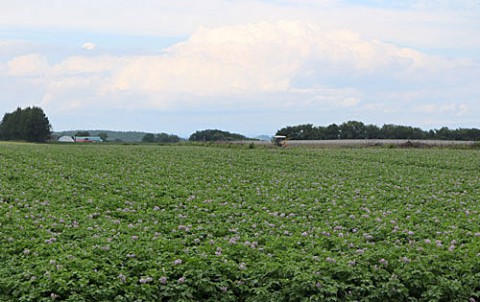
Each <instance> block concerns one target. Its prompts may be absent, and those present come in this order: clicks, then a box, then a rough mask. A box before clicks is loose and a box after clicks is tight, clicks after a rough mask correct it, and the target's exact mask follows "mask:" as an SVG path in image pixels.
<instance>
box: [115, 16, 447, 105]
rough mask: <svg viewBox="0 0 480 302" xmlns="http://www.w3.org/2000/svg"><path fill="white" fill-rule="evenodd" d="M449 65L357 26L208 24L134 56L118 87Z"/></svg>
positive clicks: (215, 89)
mask: <svg viewBox="0 0 480 302" xmlns="http://www.w3.org/2000/svg"><path fill="white" fill-rule="evenodd" d="M448 64H450V63H449V62H448V61H446V60H443V59H440V58H435V57H431V56H427V55H425V54H422V53H421V52H418V51H415V50H413V49H409V48H400V47H397V46H395V45H393V44H389V43H384V42H380V41H370V40H366V39H364V38H362V37H361V36H360V35H358V34H356V33H354V32H352V31H349V30H334V31H331V30H326V29H325V28H323V27H322V26H319V25H318V24H314V23H308V22H262V23H254V24H247V25H237V26H225V27H218V28H211V29H208V28H201V29H199V30H198V31H197V32H195V33H194V34H193V35H192V36H191V37H190V38H189V39H188V40H187V41H185V42H183V43H179V44H177V45H175V46H173V47H171V48H169V49H168V50H166V51H165V52H164V53H163V54H161V55H158V56H145V57H138V58H135V59H132V60H131V61H129V62H128V63H127V64H126V65H125V66H124V67H123V68H122V69H121V70H120V71H119V72H118V73H117V72H115V77H114V88H116V89H119V90H126V91H145V92H157V93H158V92H169V93H172V92H178V93H186V94H191V95H200V96H205V95H215V94H221V95H232V94H245V93H268V92H270V93H274V92H282V91H283V92H285V91H288V90H289V89H293V88H295V87H294V85H293V84H292V82H293V81H294V80H295V79H296V78H298V77H304V76H305V75H308V74H314V75H315V74H316V75H318V77H319V78H326V77H328V76H329V75H332V74H345V75H346V76H348V77H351V76H352V75H353V76H361V75H369V74H375V73H381V72H387V71H388V72H390V73H391V74H396V75H398V76H405V77H407V76H409V75H410V74H412V73H415V72H417V71H422V72H429V71H430V69H435V70H438V69H441V68H444V66H447V65H448ZM317 81H318V79H317ZM316 84H319V85H322V83H316Z"/></svg>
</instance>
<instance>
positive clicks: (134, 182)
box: [0, 143, 480, 301]
mask: <svg viewBox="0 0 480 302" xmlns="http://www.w3.org/2000/svg"><path fill="white" fill-rule="evenodd" d="M0 162H1V165H2V169H1V170H0V234H1V236H0V261H1V263H2V265H1V266H0V300H1V301H52V300H56V301H469V299H470V301H474V300H477V301H478V299H479V296H480V286H479V283H478V280H479V277H480V262H479V261H478V257H479V254H478V252H479V246H480V232H479V230H478V225H479V223H480V215H479V213H480V205H479V204H478V201H477V199H478V198H477V197H478V190H479V182H478V173H477V172H478V171H477V170H478V166H479V164H480V153H478V151H475V150H447V149H429V150H418V149H334V150H329V149H302V148H297V149H263V148H255V149H247V148H244V149H240V148H223V149H222V148H206V147H198V146H195V147H194V146H178V145H173V146H166V147H162V148H157V147H155V146H149V145H144V146H120V145H29V144H12V143H3V144H0ZM79 163H81V164H79Z"/></svg>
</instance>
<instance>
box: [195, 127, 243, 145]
mask: <svg viewBox="0 0 480 302" xmlns="http://www.w3.org/2000/svg"><path fill="white" fill-rule="evenodd" d="M247 139H248V138H247V137H245V136H243V135H241V134H236V133H230V132H228V131H222V130H218V129H206V130H201V131H197V132H195V133H193V134H192V135H190V138H189V139H188V140H190V141H194V142H225V141H238V140H247Z"/></svg>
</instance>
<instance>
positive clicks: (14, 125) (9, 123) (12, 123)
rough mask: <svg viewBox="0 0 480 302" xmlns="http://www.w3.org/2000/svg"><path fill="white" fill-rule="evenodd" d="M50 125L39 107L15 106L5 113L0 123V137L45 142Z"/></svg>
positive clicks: (48, 135)
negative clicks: (23, 107)
mask: <svg viewBox="0 0 480 302" xmlns="http://www.w3.org/2000/svg"><path fill="white" fill-rule="evenodd" d="M50 135H51V125H50V122H49V121H48V118H47V116H46V115H45V113H44V112H43V110H42V109H41V108H39V107H27V108H25V109H21V108H17V110H15V111H14V112H12V113H6V114H5V115H4V116H3V119H2V122H1V124H0V139H3V140H25V141H29V142H45V141H47V140H48V139H49V138H50Z"/></svg>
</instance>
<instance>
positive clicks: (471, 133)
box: [276, 121, 480, 141]
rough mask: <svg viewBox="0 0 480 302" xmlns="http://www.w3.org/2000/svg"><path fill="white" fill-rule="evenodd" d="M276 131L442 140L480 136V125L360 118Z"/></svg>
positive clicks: (296, 135)
mask: <svg viewBox="0 0 480 302" xmlns="http://www.w3.org/2000/svg"><path fill="white" fill-rule="evenodd" d="M276 135H285V136H287V137H288V139H291V140H325V139H438V140H462V141H466V140H471V141H478V140H480V129H474V128H473V129H463V128H460V129H449V128H447V127H442V128H440V129H438V130H437V129H436V130H430V131H424V130H422V129H420V128H417V127H411V126H401V125H394V124H385V125H383V126H382V127H378V126H376V125H365V124H364V123H362V122H359V121H348V122H345V123H342V124H340V125H337V124H331V125H329V126H327V127H321V126H318V127H315V126H314V125H312V124H302V125H297V126H287V127H284V128H282V129H280V130H278V131H277V133H276Z"/></svg>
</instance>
